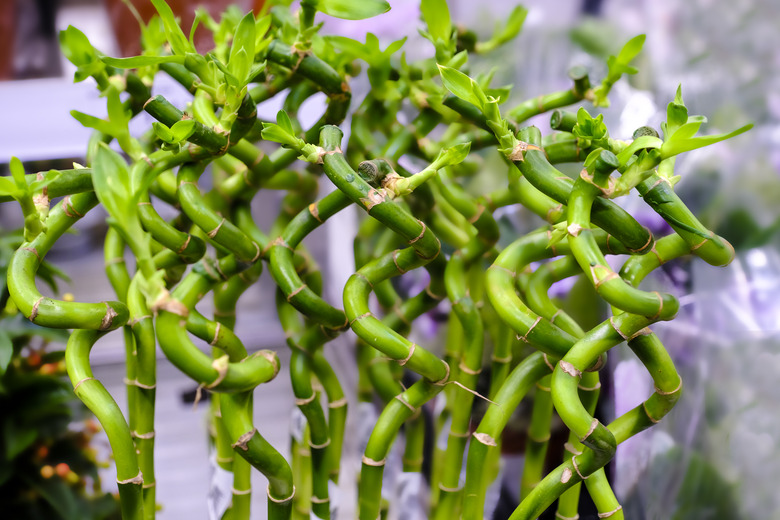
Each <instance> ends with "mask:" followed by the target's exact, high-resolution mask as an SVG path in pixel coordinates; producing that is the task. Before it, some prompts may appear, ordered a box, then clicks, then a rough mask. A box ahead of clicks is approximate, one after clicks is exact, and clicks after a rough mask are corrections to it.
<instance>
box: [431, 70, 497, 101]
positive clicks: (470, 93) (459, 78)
mask: <svg viewBox="0 0 780 520" xmlns="http://www.w3.org/2000/svg"><path fill="white" fill-rule="evenodd" d="M439 73H440V74H441V80H442V83H443V84H444V87H445V88H446V89H447V90H449V91H450V92H452V94H454V95H455V96H457V97H459V98H460V99H462V100H464V101H468V102H469V103H471V104H472V105H476V106H478V107H479V108H482V106H483V105H484V104H485V103H486V102H487V97H486V96H485V93H484V92H482V89H481V88H480V86H479V84H478V83H477V82H476V81H474V80H473V79H471V78H470V77H468V76H467V75H465V74H463V73H462V72H461V71H459V70H456V69H452V68H450V67H445V66H444V65H439Z"/></svg>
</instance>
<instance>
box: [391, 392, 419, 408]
mask: <svg viewBox="0 0 780 520" xmlns="http://www.w3.org/2000/svg"><path fill="white" fill-rule="evenodd" d="M393 399H395V400H397V401H400V402H401V404H403V405H404V406H406V407H407V408H408V409H410V410H411V411H412V412H416V411H417V409H416V408H415V407H414V406H413V405H412V403H410V402H409V401H407V400H406V399H404V398H403V394H398V395H397V396H395V397H394V398H393Z"/></svg>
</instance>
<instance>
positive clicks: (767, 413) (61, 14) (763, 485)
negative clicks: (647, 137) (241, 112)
mask: <svg viewBox="0 0 780 520" xmlns="http://www.w3.org/2000/svg"><path fill="white" fill-rule="evenodd" d="M201 3H204V4H211V6H210V7H211V8H212V9H213V12H214V13H215V14H217V13H218V12H219V11H220V9H221V8H220V7H219V6H218V5H217V4H221V3H220V2H216V1H212V2H201ZM238 3H240V4H241V6H242V8H243V9H245V10H248V9H250V8H251V7H252V6H253V2H252V1H251V0H244V1H243V2H238ZM390 3H391V5H392V10H391V11H390V12H389V13H387V14H385V15H382V16H379V17H377V18H375V19H372V20H371V21H370V22H369V23H370V29H369V30H371V31H372V32H374V33H376V34H377V35H378V36H379V37H380V39H381V40H382V41H383V44H386V43H388V42H390V41H392V40H395V39H398V38H400V37H403V36H409V37H410V39H409V40H408V41H407V43H406V45H405V47H404V49H405V50H406V52H408V53H409V54H411V55H416V56H417V55H431V54H432V49H431V48H430V44H429V43H428V42H427V41H425V40H424V39H422V38H421V37H419V35H417V34H416V29H415V24H413V23H411V21H412V20H416V19H417V18H418V17H419V7H418V2H416V1H413V0H390ZM449 4H450V10H451V13H452V18H453V20H454V21H455V22H456V23H461V24H467V25H468V26H469V27H470V28H473V29H475V30H476V31H477V32H478V34H480V35H483V36H484V35H487V34H489V33H490V32H491V30H492V28H493V26H494V24H495V23H496V22H497V21H498V20H502V19H504V18H505V17H506V15H508V13H509V12H510V11H511V9H512V8H513V7H514V5H515V2H510V1H500V2H489V3H486V2H472V1H468V0H450V1H449ZM523 4H524V5H525V6H526V7H528V8H529V11H530V13H529V15H528V18H527V20H526V23H525V27H524V29H523V31H522V33H521V35H520V37H519V38H518V39H517V40H516V41H514V42H512V43H511V44H509V45H507V46H505V47H503V48H501V49H499V50H498V51H497V52H496V53H494V55H493V56H492V58H491V59H492V60H494V61H487V62H486V61H480V62H476V63H475V67H477V71H478V72H479V71H481V70H482V69H484V70H488V69H490V68H492V67H496V68H497V72H496V80H495V83H496V84H514V85H515V89H514V90H513V95H514V96H515V98H514V99H513V100H512V101H521V100H523V99H525V98H528V97H533V96H537V95H539V94H544V93H547V92H551V91H554V90H560V89H564V88H568V87H569V86H570V85H569V80H568V78H567V76H566V71H567V69H568V68H569V67H570V66H572V65H586V66H588V67H589V68H590V70H591V74H592V77H593V78H600V77H601V76H602V74H603V73H604V71H605V65H604V63H605V59H606V57H607V56H609V55H610V54H614V53H616V52H617V51H618V50H619V48H620V46H621V45H622V44H623V43H624V42H625V41H626V40H628V39H629V38H630V37H632V36H634V35H636V34H640V33H644V34H646V35H647V41H646V44H645V48H644V51H643V52H642V54H641V55H640V57H639V59H638V61H637V63H636V65H637V67H638V68H639V70H640V72H639V74H637V75H636V76H632V77H631V78H630V81H626V80H625V79H624V80H622V81H621V82H619V83H618V84H617V85H616V86H615V88H614V89H613V93H612V94H611V96H610V99H611V101H612V106H611V107H610V108H608V109H604V111H603V112H604V115H605V120H606V121H607V124H608V127H609V128H610V129H611V131H612V134H613V137H615V138H622V139H627V138H630V136H631V134H632V132H633V130H634V129H635V128H637V127H639V126H642V125H651V126H653V127H655V128H656V129H658V128H659V123H660V122H661V121H662V120H664V119H665V109H666V104H667V103H668V102H670V101H671V100H672V99H673V98H674V94H675V91H676V89H677V86H678V85H679V84H682V93H683V97H684V99H685V102H686V105H687V106H688V107H689V113H691V114H702V115H705V116H707V118H708V120H709V123H708V124H707V125H705V127H704V131H705V132H707V133H719V132H726V131H730V130H732V129H734V128H737V127H739V126H741V125H743V124H745V123H748V122H752V123H754V125H755V127H754V128H753V129H752V130H751V131H750V132H748V133H747V134H745V135H742V136H740V137H738V138H736V139H732V140H729V141H726V142H724V143H720V144H717V145H715V146H712V147H708V148H705V149H703V150H699V151H696V152H693V153H689V154H686V155H685V157H684V158H683V159H681V160H679V161H678V162H677V174H679V175H681V176H682V180H681V181H680V183H679V184H678V186H677V191H678V193H679V194H680V196H681V198H682V199H683V200H684V201H686V202H687V203H688V205H689V207H691V209H692V210H693V211H694V212H695V213H696V214H697V215H699V216H700V218H701V220H702V221H703V222H704V224H705V225H707V226H708V227H710V228H711V229H714V230H715V231H716V232H717V233H718V234H720V235H722V236H724V237H725V238H727V239H728V240H729V241H730V242H731V243H732V244H733V245H734V246H735V248H736V250H737V259H736V260H735V261H734V262H733V263H732V264H731V265H729V266H728V267H725V268H714V267H710V266H708V265H707V264H705V263H704V262H701V261H699V260H692V261H689V262H686V263H679V264H674V265H672V266H670V267H669V268H668V269H665V270H664V271H663V272H662V273H659V275H658V276H657V277H656V278H655V279H654V280H652V281H651V283H655V284H658V285H659V286H663V287H665V288H666V289H668V290H672V291H674V292H675V293H676V294H678V295H680V299H681V305H682V307H681V312H680V315H679V317H678V319H676V320H675V321H674V322H672V323H664V324H659V325H658V326H656V327H654V330H656V331H657V332H658V333H659V334H660V335H661V338H662V340H663V341H664V342H665V344H666V345H667V348H668V349H669V351H670V352H671V354H672V356H673V358H674V360H675V362H676V364H677V366H678V369H679V370H680V372H681V375H682V376H683V380H684V383H685V390H684V393H683V397H682V399H681V401H680V402H679V403H678V405H677V407H676V408H675V410H674V411H673V412H672V413H671V414H670V415H669V416H668V417H667V418H666V419H664V421H663V422H662V423H661V424H659V425H658V426H657V427H654V428H652V429H651V430H649V431H647V432H645V433H643V434H641V435H639V436H637V437H636V438H634V439H631V440H630V441H628V442H626V443H625V444H623V445H621V446H620V448H619V450H618V455H617V457H616V460H615V462H614V463H613V464H612V466H611V468H610V471H611V472H612V476H613V480H614V482H615V488H616V492H617V493H618V497H619V499H620V500H621V503H623V505H624V508H625V509H626V516H627V517H629V518H636V519H669V518H685V519H687V520H691V519H709V518H712V519H716V518H780V495H778V494H777V492H776V483H777V482H780V463H778V458H780V434H778V433H777V432H779V431H780V395H778V391H777V383H776V381H777V374H780V298H778V297H777V294H778V289H779V288H780V50H778V49H780V36H778V27H780V2H777V1H776V0H688V1H686V2H679V1H674V0H645V1H642V0H604V1H597V0H558V1H556V2H549V1H540V0H532V1H526V2H523ZM486 6H488V7H486ZM123 9H124V7H123V6H122V5H121V2H110V1H107V0H106V1H105V2H103V1H101V0H35V1H31V0H0V79H2V81H0V100H2V101H0V106H2V111H1V112H0V113H2V115H3V123H4V124H3V125H2V126H0V165H6V164H7V163H8V161H9V159H10V157H11V156H16V157H19V158H20V159H21V160H23V161H25V165H26V167H27V171H38V170H45V169H49V168H69V167H70V164H71V163H72V162H73V161H74V160H75V161H82V160H83V159H82V157H83V154H84V151H85V143H86V142H87V139H88V136H89V132H88V130H86V129H84V128H82V127H81V126H80V125H79V124H78V123H77V122H76V121H75V120H73V119H72V118H71V117H70V115H69V111H70V110H71V109H78V110H80V111H83V112H86V113H89V114H94V115H98V116H101V115H103V114H104V113H105V108H104V107H105V102H104V101H103V100H101V99H98V98H97V93H96V90H95V89H93V88H91V87H90V85H88V84H84V83H79V84H74V83H73V82H72V77H73V76H72V74H73V70H72V68H71V66H70V64H69V63H68V62H67V61H66V60H65V59H64V58H63V57H62V56H61V54H60V52H59V48H58V44H57V33H58V31H60V30H61V29H64V28H66V27H67V26H68V25H74V26H77V27H79V28H80V29H81V30H82V31H84V32H85V33H86V34H87V36H88V37H89V38H90V40H91V41H92V43H93V44H94V45H95V46H96V47H98V48H100V49H101V50H102V51H103V52H105V53H106V54H108V55H120V54H122V53H125V54H129V53H132V52H133V50H132V48H131V47H128V46H127V44H126V43H122V42H121V41H120V40H119V38H118V36H117V35H119V37H124V33H125V32H126V31H125V30H124V29H126V28H127V27H135V21H134V20H133V19H132V18H131V17H130V16H129V15H128V14H127V12H126V11H123ZM112 16H114V19H112ZM417 26H420V25H419V24H418V25H417ZM185 27H189V25H188V24H187V22H185ZM366 30H367V29H366V22H349V21H341V20H335V19H330V20H326V26H325V28H324V29H323V31H325V32H326V33H339V34H344V35H347V36H353V37H358V38H360V39H361V40H362V35H363V33H364V32H365V31H366ZM130 38H131V40H132V38H133V37H132V35H131V36H130ZM155 89H156V92H159V93H163V94H164V95H165V96H166V97H168V98H169V99H171V100H172V101H173V102H174V104H177V105H179V106H183V105H184V104H185V103H186V102H187V100H188V96H187V95H186V93H185V92H184V91H183V90H182V89H180V88H179V87H178V86H177V85H174V84H171V83H161V84H160V85H156V86H155ZM510 104H511V101H510ZM263 110H265V111H266V112H267V113H268V114H274V113H275V110H276V107H275V106H267V107H264V108H263V109H262V110H261V115H262V113H263ZM532 122H533V123H534V124H537V125H538V126H540V127H541V128H542V130H543V131H545V129H546V128H549V124H548V120H547V116H541V117H539V118H538V119H537V120H534V121H532ZM139 124H140V127H141V128H142V127H143V126H145V125H148V124H149V121H145V122H144V121H142V122H141V123H139ZM0 168H4V166H0ZM268 197H269V198H268V199H265V200H264V201H261V203H260V204H259V205H260V206H263V205H265V207H266V211H267V215H269V218H270V215H274V214H275V210H274V209H271V208H273V207H274V204H275V203H277V201H276V199H274V195H273V194H271V195H269V196H268ZM626 204H628V205H629V206H631V207H630V210H631V211H632V212H635V213H639V214H640V215H642V214H643V212H644V213H646V214H647V223H648V225H651V226H653V225H660V224H658V223H657V221H654V220H653V216H652V212H649V211H646V210H644V209H643V208H642V204H643V203H642V202H641V200H629V201H627V202H626ZM6 206H9V207H6ZM260 215H261V216H260V218H262V213H260ZM521 217H522V216H521ZM347 218H349V217H347ZM19 222H21V219H20V215H18V214H17V208H15V207H10V205H2V206H0V227H2V228H4V229H12V228H13V227H15V226H16V225H17V224H18V223H19ZM104 226H105V224H104V222H103V218H102V216H101V215H99V214H98V213H97V212H92V213H90V215H89V216H88V218H87V219H85V222H82V223H81V230H82V231H81V234H80V236H78V237H72V238H71V239H70V240H69V241H68V242H69V245H66V246H65V247H63V248H61V250H59V251H53V252H52V256H51V257H50V258H51V260H53V261H54V262H55V263H56V264H57V265H58V266H59V267H61V268H62V269H63V270H65V271H66V272H68V273H69V274H70V275H71V276H72V277H73V282H72V283H71V285H70V286H69V287H68V289H67V290H71V291H73V292H75V293H76V294H77V298H79V299H81V298H83V299H89V298H90V296H88V295H90V294H108V293H109V292H110V289H109V287H108V283H107V282H106V281H105V280H104V279H103V277H95V276H94V272H95V271H96V270H101V269H102V253H101V251H100V249H99V243H98V242H97V240H96V239H95V237H100V236H102V232H103V230H104ZM659 229H660V228H659ZM342 235H346V233H343V234H342ZM343 240H344V239H343V237H342V238H341V246H343V247H339V246H336V247H331V248H328V247H326V244H327V243H335V244H339V236H336V234H331V235H330V236H329V237H328V238H327V239H321V242H320V243H314V244H313V245H312V249H313V250H314V252H315V254H318V255H319V257H320V258H321V259H322V262H323V266H324V268H325V269H329V270H330V271H331V274H332V275H333V277H335V278H337V279H343V278H345V277H346V276H348V275H349V274H351V272H352V266H351V264H350V262H351V260H350V259H344V258H341V257H339V256H337V255H338V254H339V253H338V252H339V251H341V252H342V253H343V254H350V255H351V253H348V252H349V251H351V248H350V246H349V243H348V242H346V243H345V242H343ZM61 242H62V241H61ZM333 255H336V256H333ZM96 280H103V281H96ZM334 285H336V286H340V284H338V282H337V283H335V284H334ZM270 287H271V282H270V281H269V279H264V281H263V282H261V284H260V286H259V287H258V288H255V290H254V291H250V292H248V293H247V296H246V297H245V300H242V304H245V305H247V306H249V307H251V308H252V309H253V310H252V313H253V316H254V318H253V320H252V323H245V322H241V321H240V322H239V325H238V327H239V328H238V330H237V332H238V334H239V336H241V337H246V338H251V339H248V340H247V343H249V344H252V347H253V348H277V349H279V352H280V356H281V357H282V362H283V364H284V363H285V352H286V351H285V349H284V348H283V346H284V345H283V336H282V334H281V330H280V329H279V328H278V325H277V324H276V323H275V312H274V310H273V305H272V302H271V301H270V299H269V298H267V297H266V296H264V295H267V294H271V293H269V292H268V291H269V290H270ZM263 291H265V292H263ZM340 339H341V340H343V341H342V342H341V343H337V345H336V346H335V347H329V348H331V353H330V354H331V355H332V356H335V357H336V359H338V356H345V357H344V362H343V363H340V365H342V366H344V367H347V366H350V365H351V363H352V362H351V360H349V359H348V358H349V354H348V348H346V347H347V346H348V344H349V340H348V339H347V338H346V337H345V338H340ZM120 343H121V342H120V338H116V339H115V340H113V343H112V340H111V337H110V336H109V337H108V338H106V340H104V341H103V344H100V345H98V347H97V348H96V349H95V352H94V354H93V363H94V364H95V365H96V373H97V374H98V377H101V378H102V379H104V380H105V381H107V382H110V381H112V380H113V381H115V382H116V383H115V385H114V386H113V387H110V386H109V390H111V392H112V393H113V394H114V395H115V396H116V397H117V400H118V401H119V402H123V399H124V397H123V392H124V389H123V385H122V384H121V380H122V375H121V374H122V366H121V360H122V357H123V355H124V353H123V349H122V346H121V344H120ZM339 346H342V347H344V348H338V347H339ZM610 362H611V370H612V373H613V384H612V388H619V389H620V391H619V392H614V391H613V392H612V393H611V395H607V396H606V398H607V403H608V405H609V406H610V407H611V408H610V413H612V414H613V415H620V414H621V413H623V412H625V411H627V410H629V409H631V408H633V407H634V406H636V405H637V404H638V403H640V402H641V401H642V400H644V399H645V398H646V397H647V395H649V393H650V392H651V391H652V382H651V380H650V378H649V376H648V375H647V374H646V371H645V369H644V368H643V367H642V366H641V364H639V363H638V361H637V360H636V359H635V358H633V357H632V355H631V353H630V352H628V351H627V350H625V349H624V350H619V351H618V352H616V353H615V355H612V359H611V361H610ZM161 367H162V368H161V372H160V376H161V383H160V392H158V396H159V398H160V399H161V402H160V406H159V412H158V417H159V420H160V421H161V422H160V424H159V426H158V432H159V436H158V439H159V443H160V444H159V446H160V457H161V460H160V462H159V464H158V467H159V474H158V482H159V485H158V486H159V487H158V490H159V491H158V493H159V494H158V498H159V500H160V502H161V503H162V505H163V510H162V511H161V512H160V518H162V519H174V518H185V517H186V518H193V519H201V518H203V519H205V518H207V515H206V513H205V509H204V503H205V501H206V498H205V497H206V496H207V494H208V493H209V490H210V489H211V484H210V482H211V480H210V479H211V478H212V476H210V475H209V470H208V468H206V467H204V465H203V463H202V461H203V460H204V459H205V458H206V457H207V444H206V441H205V439H206V433H205V423H204V420H203V416H202V414H201V413H199V412H193V411H192V408H191V404H186V403H184V400H183V399H182V395H183V394H186V392H187V391H189V390H191V387H192V386H194V385H191V384H190V383H189V382H188V381H186V380H185V379H184V378H183V376H180V375H178V372H177V371H176V370H168V369H166V368H165V366H164V364H163V365H161ZM342 376H343V377H344V378H351V377H354V375H353V374H350V373H344V374H342ZM164 378H165V379H164ZM274 385H276V386H274V387H273V388H264V389H262V395H259V398H258V399H257V400H256V401H257V402H262V401H263V398H262V397H263V395H266V396H267V395H271V394H273V395H274V396H275V397H274V400H273V401H274V402H275V403H277V404H278V409H274V410H272V411H271V412H269V411H268V409H267V408H266V409H264V413H265V414H268V413H270V414H271V415H270V416H267V419H264V422H266V423H267V425H268V429H269V432H268V435H267V437H268V439H269V441H271V443H272V444H274V445H277V446H285V445H286V444H287V443H288V429H289V426H288V423H289V414H288V410H289V409H290V408H292V404H293V398H292V395H291V392H290V389H289V388H288V387H285V385H288V386H289V384H288V383H284V382H278V384H277V382H275V383H274ZM348 386H349V384H348V383H347V384H345V387H348ZM266 401H267V400H266ZM166 432H167V433H166ZM264 435H266V432H265V431H264ZM188 463H191V466H190V465H187V464H188ZM510 473H511V472H510ZM108 474H110V473H108ZM507 478H511V476H508V477H507ZM105 480H106V481H107V482H111V481H112V479H111V478H108V477H107V478H106V479H105ZM255 495H256V498H257V500H258V502H257V505H256V507H255V510H258V511H263V509H264V507H263V506H262V505H261V504H260V503H261V498H262V496H261V495H262V493H256V494H255ZM196 497H204V498H203V499H202V500H201V499H199V498H198V499H196ZM349 500H350V499H348V498H345V502H346V501H349Z"/></svg>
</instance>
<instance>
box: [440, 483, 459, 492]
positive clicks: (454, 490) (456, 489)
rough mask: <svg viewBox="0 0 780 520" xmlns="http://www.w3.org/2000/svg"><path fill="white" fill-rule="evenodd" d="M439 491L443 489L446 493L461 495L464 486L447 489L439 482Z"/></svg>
mask: <svg viewBox="0 0 780 520" xmlns="http://www.w3.org/2000/svg"><path fill="white" fill-rule="evenodd" d="M439 489H441V490H442V491H444V492H445V493H460V492H461V491H462V490H463V486H462V485H461V486H458V487H454V488H453V487H447V486H445V485H444V484H442V483H441V482H439Z"/></svg>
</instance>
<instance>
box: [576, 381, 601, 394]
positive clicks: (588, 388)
mask: <svg viewBox="0 0 780 520" xmlns="http://www.w3.org/2000/svg"><path fill="white" fill-rule="evenodd" d="M577 388H579V389H580V390H582V391H583V392H595V391H596V390H598V389H599V388H601V381H599V382H598V383H596V384H595V385H593V386H582V385H577Z"/></svg>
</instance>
